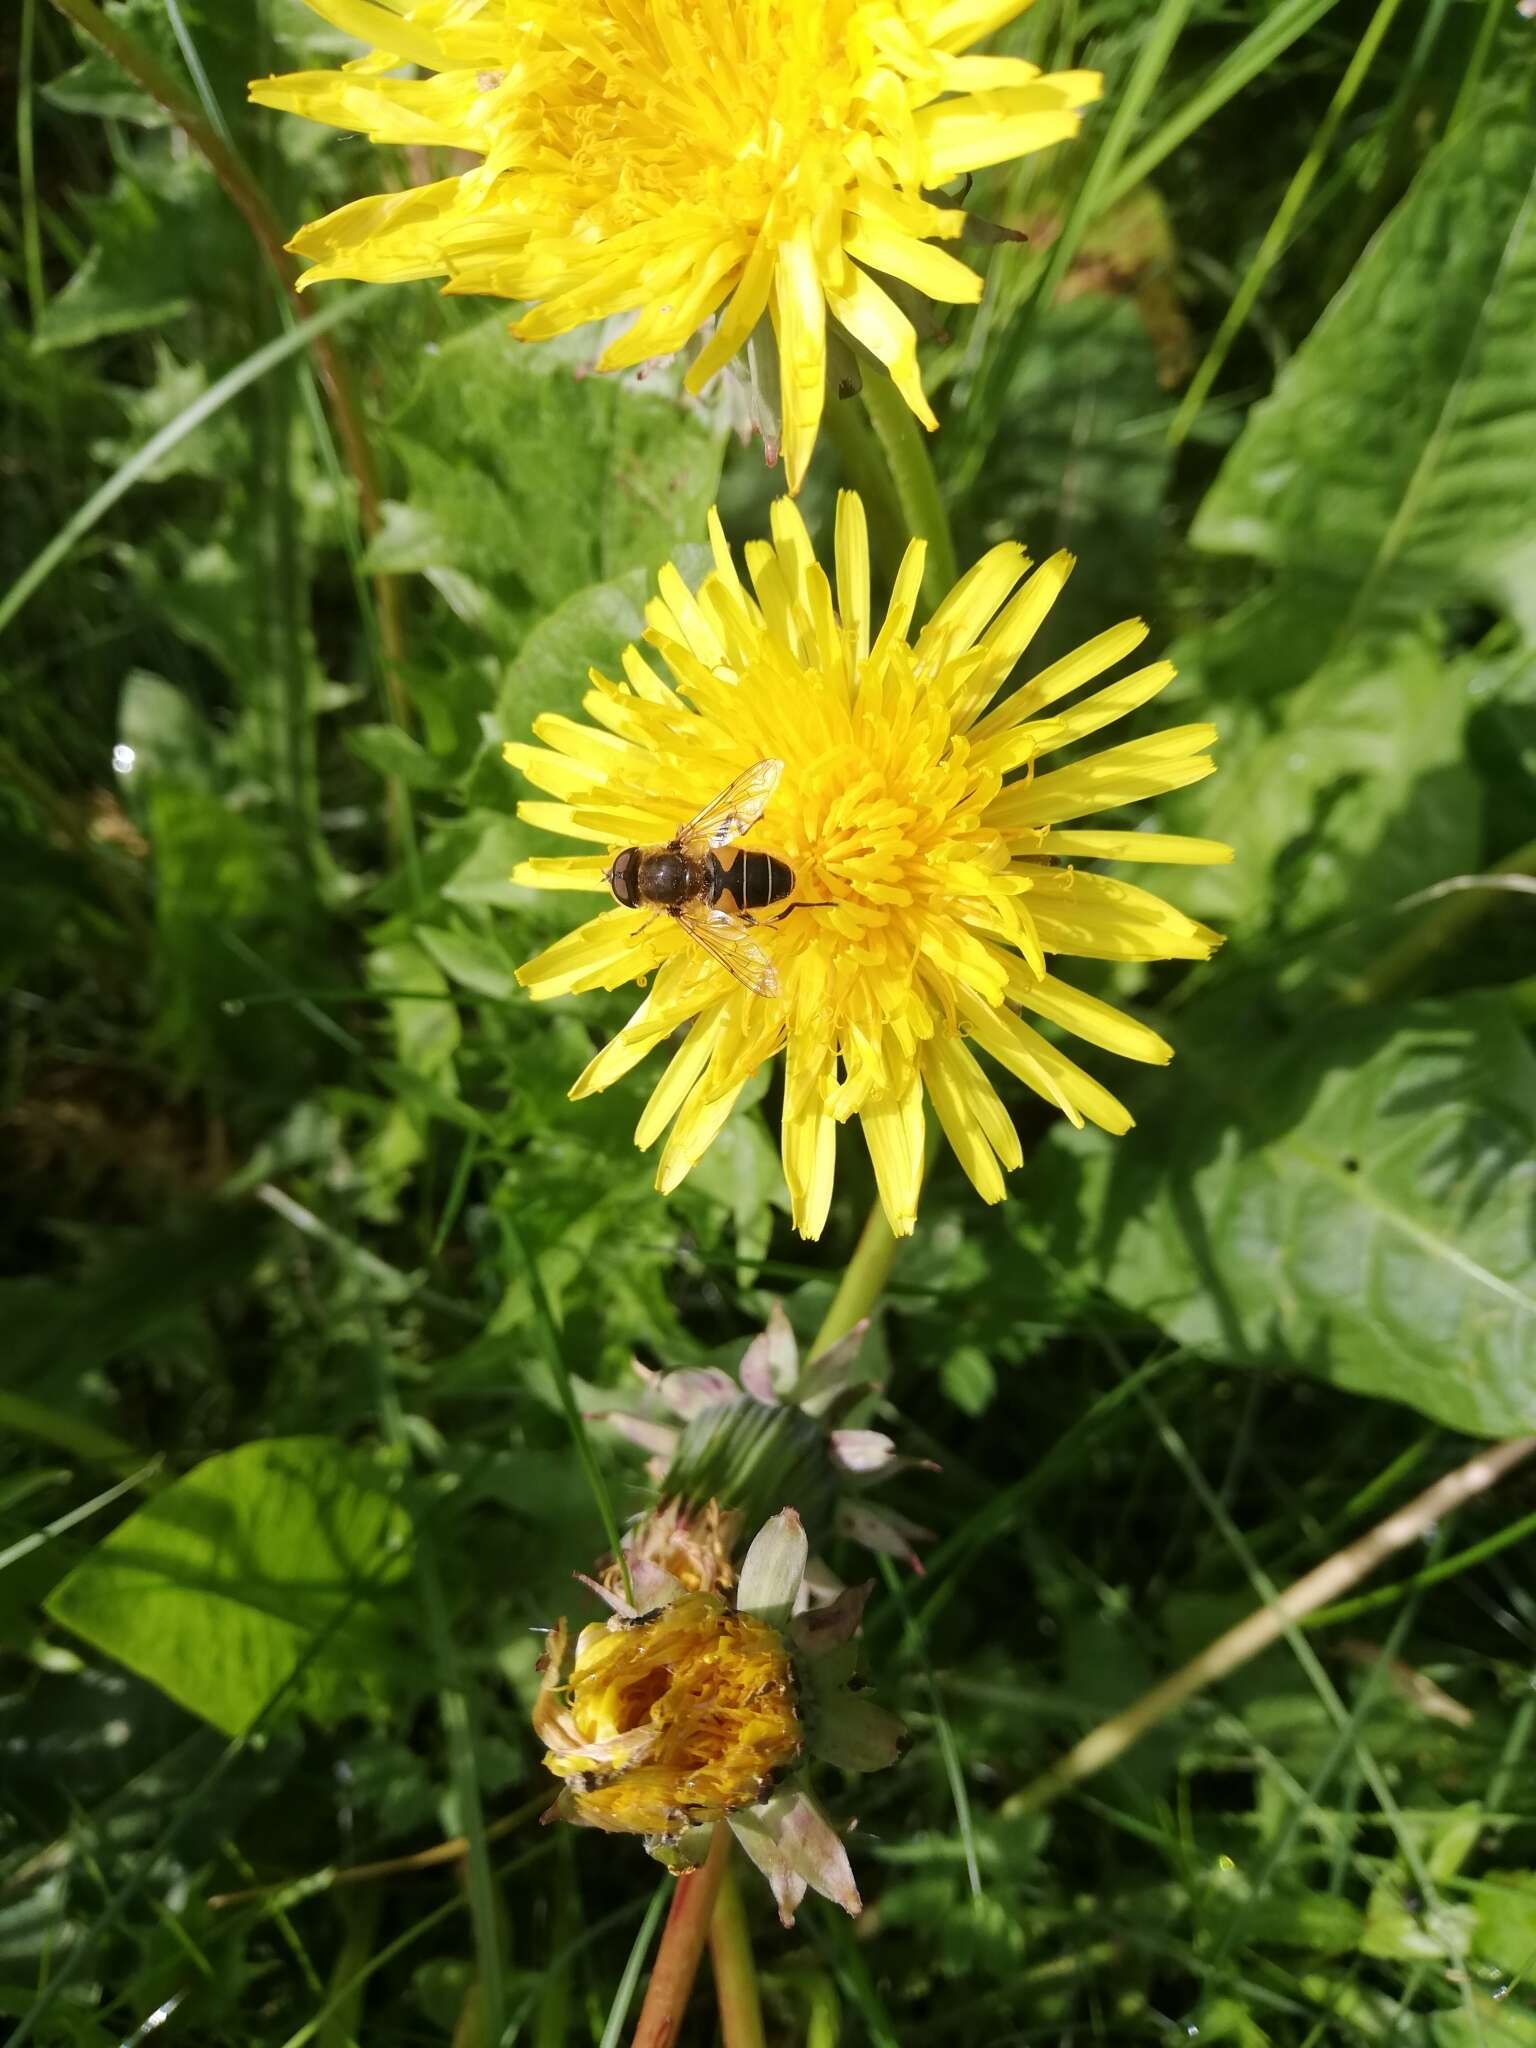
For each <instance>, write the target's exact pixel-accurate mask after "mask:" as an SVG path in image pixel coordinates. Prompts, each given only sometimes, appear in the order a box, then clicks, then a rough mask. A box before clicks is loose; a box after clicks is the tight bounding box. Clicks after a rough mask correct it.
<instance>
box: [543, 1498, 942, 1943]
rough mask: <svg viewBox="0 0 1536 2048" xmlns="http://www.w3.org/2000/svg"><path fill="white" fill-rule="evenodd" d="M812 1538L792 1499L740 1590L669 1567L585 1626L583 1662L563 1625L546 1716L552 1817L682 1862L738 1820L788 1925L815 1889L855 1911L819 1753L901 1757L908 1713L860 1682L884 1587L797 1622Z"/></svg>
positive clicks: (554, 1649)
mask: <svg viewBox="0 0 1536 2048" xmlns="http://www.w3.org/2000/svg"><path fill="white" fill-rule="evenodd" d="M806 1555H807V1544H806V1537H805V1532H804V1530H803V1528H802V1527H801V1524H800V1520H799V1517H798V1516H797V1515H796V1514H795V1513H794V1512H793V1510H792V1509H785V1510H784V1511H783V1512H782V1513H780V1514H778V1515H775V1516H774V1517H773V1518H772V1519H771V1520H770V1521H769V1522H767V1523H766V1524H765V1525H764V1527H763V1528H762V1529H761V1530H760V1531H759V1533H758V1535H757V1537H756V1538H755V1539H754V1541H753V1544H752V1547H751V1549H750V1550H749V1551H748V1552H747V1555H746V1559H745V1561H744V1562H743V1564H742V1568H741V1579H740V1582H739V1584H738V1586H737V1589H736V1596H735V1600H734V1602H732V1601H730V1600H728V1599H727V1598H726V1597H725V1596H724V1595H723V1594H721V1593H715V1592H690V1591H688V1590H687V1589H686V1588H685V1587H684V1586H683V1585H681V1584H679V1583H678V1581H677V1580H675V1579H672V1578H670V1577H669V1576H668V1574H667V1573H665V1572H664V1571H662V1570H661V1569H660V1568H659V1567H657V1566H656V1565H654V1564H648V1565H643V1566H642V1569H641V1570H639V1571H638V1572H637V1573H636V1575H635V1585H634V1591H635V1599H634V1602H630V1601H627V1600H625V1599H624V1598H623V1597H621V1596H620V1595H619V1594H617V1593H609V1594H607V1595H605V1597H606V1598H607V1599H608V1600H609V1604H610V1605H611V1606H612V1607H613V1609H614V1613H613V1615H612V1617H611V1619H610V1620H608V1621H607V1622H600V1623H594V1624H593V1625H592V1626H591V1627H589V1628H584V1629H583V1630H582V1632H581V1634H580V1636H579V1637H578V1639H577V1643H576V1652H575V1657H574V1660H573V1661H572V1662H571V1664H570V1665H569V1667H567V1661H566V1659H567V1647H568V1646H567V1642H566V1634H565V1624H564V1623H563V1622H562V1623H561V1624H560V1626H559V1627H558V1628H557V1629H555V1630H554V1631H553V1632H552V1634H551V1637H550V1642H549V1648H548V1652H547V1654H546V1657H545V1660H544V1670H543V1682H542V1684H541V1687H540V1690H539V1697H538V1701H537V1703H536V1705H535V1707H534V1728H535V1731H536V1733H537V1734H538V1736H539V1738H540V1740H541V1741H542V1742H543V1744H544V1747H545V1750H546V1755H545V1759H544V1761H545V1765H546V1767H547V1768H548V1769H549V1770H550V1771H551V1772H553V1774H554V1775H555V1776H556V1777H557V1778H560V1779H561V1780H562V1781H563V1784H562V1790H561V1793H560V1796H559V1798H558V1799H557V1800H556V1802H555V1805H554V1807H553V1808H552V1809H551V1812H550V1814H549V1815H547V1816H546V1818H554V1817H555V1816H556V1815H558V1816H559V1817H561V1818H562V1819H565V1820H570V1821H574V1822H576V1823H577V1825H578V1826H582V1827H592V1828H601V1829H603V1830H604V1831H605V1832H607V1833H611V1834H625V1835H641V1836H643V1837H644V1838H645V1845H646V1847H647V1849H649V1850H650V1852H651V1854H652V1855H654V1856H656V1857H658V1858H659V1859H660V1860H661V1861H663V1862H665V1863H667V1864H668V1865H669V1866H670V1867H671V1868H673V1869H689V1868H692V1867H694V1866H695V1865H696V1864H698V1863H700V1862H702V1861H703V1858H704V1855H705V1854H706V1853H707V1850H708V1846H709V1833H710V1830H711V1828H712V1827H713V1826H714V1825H715V1824H716V1823H717V1822H721V1821H723V1822H725V1823H726V1824H727V1825H728V1826H729V1827H730V1828H731V1830H732V1832H733V1833H734V1834H735V1836H736V1838H737V1840H738V1841H739V1842H740V1843H741V1845H742V1847H743V1848H744V1849H745V1850H746V1852H747V1854H748V1855H749V1856H750V1857H751V1858H752V1860H753V1862H754V1863H756V1864H757V1866H758V1868H759V1869H760V1870H761V1871H762V1872H763V1873H764V1875H765V1876H766V1877H767V1878H768V1880H769V1882H770V1884H771V1885H772V1886H773V1891H774V1896H775V1898H776V1899H777V1900H778V1904H779V1912H780V1916H781V1917H782V1918H783V1920H784V1921H785V1923H786V1925H787V1924H788V1923H789V1922H790V1921H791V1920H792V1919H793V1917H794V1911H795V1908H796V1906H798V1904H799V1903H800V1900H801V1899H802V1898H803V1897H804V1895H805V1892H806V1888H807V1886H813V1887H814V1888H815V1889H816V1890H817V1891H819V1892H821V1893H823V1894H824V1895H825V1896H826V1897H827V1898H829V1899H834V1900H836V1902H837V1903H838V1904H839V1905H840V1906H843V1907H845V1908H846V1909H847V1910H848V1911H849V1912H850V1913H857V1912H858V1911H859V1894H858V1889H857V1887H856V1885H855V1884H854V1880H853V1872H852V1870H851V1869H850V1867H849V1864H848V1857H847V1852H846V1851H845V1850H844V1848H843V1845H842V1842H841V1840H840V1839H839V1837H838V1835H837V1832H836V1830H835V1829H834V1828H833V1827H832V1825H831V1823H830V1822H829V1821H828V1820H827V1819H826V1817H825V1815H824V1814H822V1812H821V1811H820V1809H819V1807H818V1806H817V1805H816V1803H815V1801H814V1800H813V1799H812V1797H811V1794H810V1792H809V1791H808V1789H807V1788H806V1786H805V1785H804V1783H803V1782H801V1780H800V1778H799V1777H798V1776H793V1777H792V1776H791V1775H790V1774H791V1773H792V1772H794V1770H795V1767H796V1766H797V1765H798V1764H799V1763H800V1761H801V1758H802V1756H803V1755H804V1754H805V1753H807V1752H808V1753H809V1754H811V1755H818V1756H822V1757H824V1758H825V1759H826V1760H827V1761H829V1762H832V1763H836V1764H840V1765H842V1766H843V1767H844V1768H845V1769H849V1770H873V1769H876V1768H878V1767H879V1766H880V1765H882V1764H886V1763H890V1762H892V1761H893V1760H894V1758H895V1756H896V1754H897V1752H898V1749H899V1747H900V1743H901V1737H902V1729H901V1724H900V1722H898V1721H897V1720H896V1719H895V1718H894V1716H892V1715H890V1714H887V1713H886V1712H885V1711H884V1710H883V1709H882V1708H880V1707H877V1706H875V1705H874V1704H873V1703H872V1702H871V1701H869V1700H866V1699H863V1698H860V1697H856V1696H855V1695H853V1694H851V1693H849V1692H848V1691H847V1690H846V1689H845V1687H846V1680H847V1678H848V1677H849V1676H850V1675H851V1673H852V1661H853V1660H852V1649H851V1645H852V1638H853V1635H854V1632H855V1631H856V1629H857V1627H858V1622H859V1616H860V1614H861V1613H862V1611H863V1604H864V1596H865V1593H866V1592H867V1590H868V1589H867V1588H861V1589H858V1590H850V1591H848V1592H846V1593H844V1594H842V1595H841V1596H840V1598H839V1599H838V1601H836V1602H835V1603H834V1604H833V1605H832V1606H830V1607H825V1608H822V1609H820V1610H819V1611H818V1612H816V1613H814V1614H806V1615H801V1616H799V1617H798V1618H792V1617H794V1609H795V1606H796V1603H797V1596H798V1594H799V1589H800V1582H801V1578H802V1575H803V1573H804V1570H805V1563H806Z"/></svg>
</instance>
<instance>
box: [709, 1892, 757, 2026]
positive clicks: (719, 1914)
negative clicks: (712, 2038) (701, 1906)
mask: <svg viewBox="0 0 1536 2048" xmlns="http://www.w3.org/2000/svg"><path fill="white" fill-rule="evenodd" d="M709 1961H710V1967H711V1969H712V1970H713V1971H714V1973H715V2003H716V2005H717V2006H718V2008H719V2012H720V2039H721V2043H722V2048H765V2044H764V2040H763V2007H762V2001H761V1999H760V1998H759V1997H758V1995H757V1967H756V1965H755V1964H754V1962H753V1960H752V1935H751V1931H750V1929H749V1928H748V1926H747V1909H746V1907H745V1906H744V1905H743V1904H742V1899H741V1887H740V1885H738V1884H737V1882H736V1871H735V1867H734V1863H733V1862H732V1861H730V1860H728V1861H727V1863H726V1866H725V1871H724V1873H723V1875H722V1876H721V1879H720V1896H719V1897H718V1898H717V1899H716V1900H715V1910H714V1915H713V1917H712V1918H711V1920H710V1923H709Z"/></svg>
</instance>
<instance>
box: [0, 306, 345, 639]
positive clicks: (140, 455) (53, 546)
mask: <svg viewBox="0 0 1536 2048" xmlns="http://www.w3.org/2000/svg"><path fill="white" fill-rule="evenodd" d="M378 289H379V287H378V286H375V285H359V286H358V288H357V289H356V290H355V291H351V292H348V293H347V294H346V296H345V297H344V298H340V299H336V300H333V301H332V303H331V304H330V305H329V306H327V307H326V308H325V310H324V311H323V312H321V313H317V314H316V315H315V316H314V318H313V319H312V320H311V321H310V322H309V324H308V327H307V329H306V328H296V329H294V330H293V331H292V332H291V333H288V334H280V335H277V336H276V337H275V338H274V339H273V340H271V341H269V342H266V343H264V344H263V346H262V347H260V348H258V349H255V350H253V352H252V353H251V354H250V355H248V356H247V357H246V358H245V360H244V362H241V363H236V365H235V367H234V368H233V369H232V370H227V371H226V372H225V373H224V375H223V376H222V377H220V378H219V379H218V380H217V381H216V382H215V383H213V384H210V385H209V386H208V388H207V390H206V391H201V392H199V393H198V395H197V397H196V398H194V399H193V401H192V403H191V404H190V405H188V406H184V407H183V408H182V410H181V411H180V412H179V413H178V414H177V415H176V417H175V419H173V420H167V421H166V423H165V425H164V426H163V427H161V428H159V429H158V430H157V431H156V432H155V433H153V434H151V435H150V437H149V439H148V440H147V441H146V442H145V443H144V444H143V446H142V447H140V448H136V449H135V450H134V452H133V453H132V454H131V455H130V456H129V457H128V458H127V459H126V461H124V462H121V463H119V464H118V466H117V468H116V469H115V470H114V471H113V472H112V474H111V476H109V477H108V478H107V479H106V481H105V482H104V483H103V484H101V485H99V486H98V488H97V489H96V490H94V491H92V493H91V495H90V496H89V497H88V498H87V499H86V501H85V503H84V504H83V505H82V506H81V507H80V509H79V510H78V511H77V512H75V513H73V514H71V516H70V517H69V518H68V519H67V520H66V521H65V522H64V524H63V526H62V527H60V529H59V531H58V532H57V533H56V534H55V535H54V537H53V539H52V540H51V541H49V543H48V545H47V546H46V547H45V548H43V549H42V551H41V552H40V553H39V554H38V555H37V556H35V557H34V559H33V560H32V561H31V562H29V563H28V565H27V567H26V568H25V569H23V570H22V572H21V574H20V575H19V576H18V577H17V579H16V581H15V582H14V583H13V584H12V585H11V587H10V589H9V590H8V591H6V593H5V595H4V596H3V597H0V632H4V630H5V628H6V627H7V626H9V625H10V623H11V621H12V620H13V619H14V618H15V617H16V614H17V613H18V612H19V611H20V610H21V608H22V606H23V605H24V604H26V602H27V600H28V599H29V598H31V597H33V596H34V595H35V594H36V593H37V591H38V590H39V589H41V587H42V586H43V584H44V583H46V582H47V580H48V578H49V577H50V576H51V575H52V574H53V572H54V570H55V569H57V568H58V567H59V566H60V564H61V563H63V562H65V561H66V560H67V559H68V558H69V556H70V554H71V553H72V552H73V550H74V548H75V547H76V546H77V544H78V543H79V542H80V541H82V540H83V539H84V538H85V536H86V535H87V534H88V533H89V532H90V531H91V529H92V528H93V527H95V526H97V525H99V524H100V522H101V521H102V519H103V518H105V516H106V515H107V513H108V512H110V511H111V510H112V507H113V506H114V505H116V504H118V503H119V502H120V501H121V500H122V499H123V498H126V497H127V495H128V493H129V492H130V491H131V490H132V489H133V487H134V485H135V484H137V483H139V482H141V481H142V479H143V478H144V477H146V476H147V475H148V474H149V473H150V471H151V470H153V469H154V467H155V465H156V464H157V463H158V462H159V461H160V460H161V458H162V457H163V456H165V455H167V454H168V453H169V452H170V450H171V449H173V448H175V447H177V446H178V445H179V444H180V443H181V442H183V441H184V440H186V438H187V436H188V435H189V434H193V433H195V432H196V431H197V429H198V428H199V427H200V426H201V425H202V424H203V422H204V421H205V420H208V419H211V418H212V417H213V415H214V414H215V413H216V412H218V411H219V410H220V409H221V408H222V407H224V406H226V405H228V403H229V401H230V400H231V399H232V398H235V397H238V395H239V394H240V393H241V392H242V391H245V390H247V389H248V388H249V387H250V386H251V385H252V384H254V383H256V381H257V380H258V379H259V378H261V377H265V376H266V375H267V374H268V373H269V371H272V370H275V369H276V368H277V367H278V365H279V364H280V363H285V362H287V361H288V360H289V358H290V357H292V356H295V355H297V354H298V353H299V351H300V350H301V349H304V348H307V347H308V346H309V345H310V343H311V342H312V341H313V340H314V330H315V328H316V327H317V326H318V327H320V329H321V331H322V332H329V330H330V329H331V328H333V327H339V326H340V325H341V323H342V322H343V321H344V320H350V319H351V318H352V316H353V314H354V313H357V312H359V311H361V309H362V305H363V301H364V300H365V299H367V298H370V297H371V296H372V295H373V293H374V292H375V291H376V290H378Z"/></svg>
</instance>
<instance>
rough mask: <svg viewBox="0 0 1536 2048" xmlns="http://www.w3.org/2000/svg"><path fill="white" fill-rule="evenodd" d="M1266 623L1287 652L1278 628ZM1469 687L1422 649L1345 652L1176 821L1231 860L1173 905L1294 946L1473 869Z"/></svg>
mask: <svg viewBox="0 0 1536 2048" xmlns="http://www.w3.org/2000/svg"><path fill="white" fill-rule="evenodd" d="M1266 623H1267V626H1268V629H1269V630H1271V631H1273V632H1275V633H1276V634H1277V635H1278V636H1279V637H1280V639H1281V640H1282V642H1283V643H1285V644H1291V645H1294V644H1295V643H1294V640H1293V639H1292V637H1291V635H1290V634H1289V632H1288V629H1287V623H1286V620H1285V619H1284V618H1283V617H1275V616H1273V615H1267V617H1266ZM1468 680H1469V672H1468V669H1467V667H1466V665H1465V664H1456V665H1453V664H1449V663H1447V662H1446V661H1444V660H1443V659H1442V657H1441V656H1440V654H1439V653H1438V651H1437V650H1436V649H1435V647H1434V646H1432V645H1431V644H1430V643H1429V642H1428V641H1427V640H1425V639H1424V638H1423V637H1422V636H1421V635H1419V634H1407V633H1404V634H1394V635H1387V634H1375V635H1368V636H1365V637H1361V638H1355V639H1352V640H1350V641H1349V642H1347V643H1346V644H1345V645H1344V646H1343V647H1342V648H1341V649H1340V651H1339V652H1338V653H1337V654H1335V655H1334V657H1333V658H1332V659H1331V660H1326V661H1324V662H1323V664H1322V666H1321V667H1320V668H1319V669H1318V670H1317V671H1316V673H1315V674H1314V675H1312V676H1311V677H1310V679H1309V680H1307V681H1306V682H1305V683H1303V684H1302V686H1301V688H1299V689H1296V690H1293V691H1291V692H1290V693H1289V694H1287V695H1286V696H1285V697H1283V698H1282V699H1281V700H1280V705H1279V712H1278V717H1277V719H1276V721H1275V723H1274V724H1273V725H1272V726H1271V728H1270V729H1269V730H1268V731H1267V732H1266V733H1264V734H1263V736H1262V737H1261V736H1259V735H1257V734H1250V735H1249V736H1248V743H1247V745H1246V746H1242V745H1240V746H1238V747H1236V748H1234V749H1233V750H1231V752H1230V753H1229V754H1228V755H1227V758H1226V759H1224V761H1223V765H1222V772H1221V773H1220V774H1219V775H1215V776H1212V777H1211V778H1210V781H1209V783H1208V784H1206V785H1203V786H1202V788H1201V789H1200V790H1199V791H1198V792H1195V791H1192V792H1190V793H1189V800H1188V801H1187V802H1186V803H1184V804H1182V805H1181V806H1180V807H1179V812H1178V823H1179V824H1180V826H1181V827H1182V826H1185V825H1188V826H1189V828H1190V829H1192V830H1195V831H1198V832H1201V833H1204V834H1207V835H1209V836H1210V837H1212V838H1216V839H1221V840H1225V841H1226V842H1227V843H1228V844H1229V845H1232V846H1234V847H1236V848H1237V851H1238V858H1237V859H1236V860H1235V861H1234V862H1233V863H1232V864H1231V865H1230V866H1229V867H1215V868H1210V869H1201V870H1199V871H1197V873H1196V875H1194V876H1192V877H1191V878H1190V880H1189V883H1188V885H1187V887H1185V888H1184V889H1183V890H1182V891H1181V893H1180V896H1179V901H1180V903H1181V904H1183V905H1185V906H1186V907H1188V908H1190V909H1192V910H1194V911H1195V912H1196V914H1197V915H1199V916H1200V917H1203V918H1209V919H1212V920H1214V921H1215V922H1216V923H1217V924H1218V925H1219V926H1220V927H1221V928H1222V929H1223V930H1225V931H1227V932H1229V933H1231V932H1233V931H1241V930H1245V929H1265V930H1267V931H1268V932H1270V933H1271V934H1273V935H1275V936H1283V937H1290V936H1294V935H1296V934H1298V933H1301V932H1305V931H1309V930H1313V929H1315V928H1316V927H1318V926H1319V925H1322V924H1325V923H1330V922H1334V921H1338V920H1342V919H1345V918H1351V917H1358V916H1360V915H1362V914H1364V913H1365V912H1367V911H1372V910H1378V909H1383V908H1385V907H1387V906H1389V905H1391V904H1393V903H1396V902H1397V901H1399V900H1400V899H1401V898H1403V897H1405V896H1408V895H1411V894H1412V893H1413V891H1414V890H1416V889H1422V888H1425V887H1427V886H1428V885H1429V884H1431V883H1433V882H1438V881H1440V880H1442V879H1443V878H1444V877H1445V876H1446V875H1453V874H1457V873H1459V872H1464V871H1466V870H1467V869H1470V868H1473V867H1475V866H1476V864H1477V859H1478V853H1479V831H1478V827H1479V793H1478V783H1477V778H1476V776H1475V775H1474V774H1473V772H1472V770H1471V769H1470V767H1469V766H1468V765H1467V762H1466V759H1465V753H1464V738H1463V735H1464V730H1465V725H1466V719H1467V712H1468V708H1469V704H1470V701H1471V700H1470V696H1469V691H1468ZM1212 709H1213V712H1214V707H1212ZM1215 715H1217V716H1218V722H1219V713H1216V714H1215ZM1224 751H1225V750H1224ZM1207 791H1209V794H1207Z"/></svg>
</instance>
